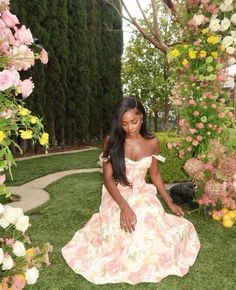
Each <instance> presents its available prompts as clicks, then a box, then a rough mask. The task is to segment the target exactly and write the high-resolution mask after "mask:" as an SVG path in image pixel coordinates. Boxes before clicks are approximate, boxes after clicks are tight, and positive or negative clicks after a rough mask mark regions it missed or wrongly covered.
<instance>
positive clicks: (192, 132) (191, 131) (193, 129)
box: [189, 128, 197, 134]
mask: <svg viewBox="0 0 236 290" xmlns="http://www.w3.org/2000/svg"><path fill="white" fill-rule="evenodd" d="M189 131H190V133H191V134H195V133H196V132H197V130H196V129H195V128H190V129H189Z"/></svg>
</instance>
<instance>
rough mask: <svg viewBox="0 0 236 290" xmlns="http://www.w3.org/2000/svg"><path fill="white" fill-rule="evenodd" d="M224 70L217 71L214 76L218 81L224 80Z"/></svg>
mask: <svg viewBox="0 0 236 290" xmlns="http://www.w3.org/2000/svg"><path fill="white" fill-rule="evenodd" d="M226 76H227V75H226V72H225V71H220V72H219V73H218V75H217V78H216V80H217V81H218V82H222V81H225V80H226Z"/></svg>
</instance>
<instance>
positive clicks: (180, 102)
mask: <svg viewBox="0 0 236 290" xmlns="http://www.w3.org/2000/svg"><path fill="white" fill-rule="evenodd" d="M173 104H174V105H175V106H181V105H182V101H181V100H179V99H174V101H173Z"/></svg>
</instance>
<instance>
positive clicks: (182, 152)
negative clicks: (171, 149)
mask: <svg viewBox="0 0 236 290" xmlns="http://www.w3.org/2000/svg"><path fill="white" fill-rule="evenodd" d="M178 156H179V158H180V159H183V158H184V151H182V150H180V151H179V154H178Z"/></svg>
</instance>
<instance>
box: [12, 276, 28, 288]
mask: <svg viewBox="0 0 236 290" xmlns="http://www.w3.org/2000/svg"><path fill="white" fill-rule="evenodd" d="M25 286H26V281H25V279H22V278H21V277H20V276H19V275H15V276H14V277H13V279H12V289H17V290H22V289H24V288H25Z"/></svg>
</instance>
